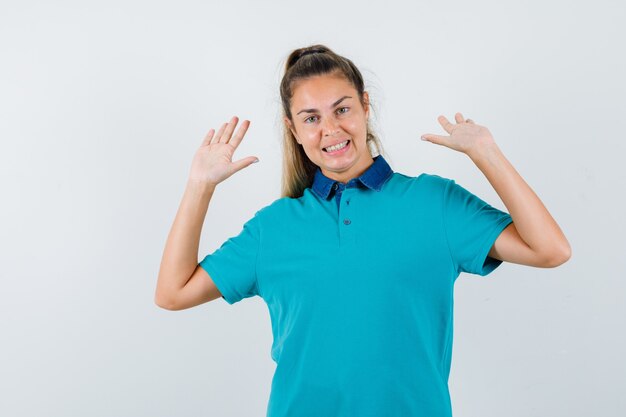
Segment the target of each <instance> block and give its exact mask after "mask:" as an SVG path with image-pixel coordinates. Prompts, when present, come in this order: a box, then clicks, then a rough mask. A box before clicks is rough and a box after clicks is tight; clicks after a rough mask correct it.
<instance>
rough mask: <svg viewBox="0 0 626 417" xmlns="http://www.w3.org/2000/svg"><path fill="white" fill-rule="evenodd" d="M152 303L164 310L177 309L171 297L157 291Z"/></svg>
mask: <svg viewBox="0 0 626 417" xmlns="http://www.w3.org/2000/svg"><path fill="white" fill-rule="evenodd" d="M154 303H155V304H156V305H157V306H159V307H161V308H162V309H164V310H169V311H176V310H179V309H178V307H177V306H176V303H175V302H174V299H173V298H172V297H169V296H166V295H164V294H161V293H159V292H158V291H157V292H156V294H155V296H154Z"/></svg>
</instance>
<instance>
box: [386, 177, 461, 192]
mask: <svg viewBox="0 0 626 417" xmlns="http://www.w3.org/2000/svg"><path fill="white" fill-rule="evenodd" d="M389 182H390V185H392V186H394V187H401V188H404V187H411V188H413V189H415V190H420V191H426V192H432V191H443V190H444V189H445V188H446V187H447V186H448V184H450V183H454V180H452V179H450V178H446V177H443V176H441V175H437V174H431V173H427V172H423V173H421V174H418V175H416V176H410V175H406V174H403V173H400V172H394V173H393V175H392V177H391V179H390V181H389Z"/></svg>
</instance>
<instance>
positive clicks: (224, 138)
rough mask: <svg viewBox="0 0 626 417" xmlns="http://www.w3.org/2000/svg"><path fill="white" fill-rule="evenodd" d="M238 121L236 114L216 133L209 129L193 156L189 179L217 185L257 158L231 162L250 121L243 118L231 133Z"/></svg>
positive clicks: (249, 157) (252, 157) (250, 157)
mask: <svg viewBox="0 0 626 417" xmlns="http://www.w3.org/2000/svg"><path fill="white" fill-rule="evenodd" d="M238 121H239V119H238V118H237V116H233V117H232V119H230V122H228V123H224V124H222V126H221V127H220V129H219V130H218V131H217V133H215V130H214V129H211V130H209V133H207V135H206V136H205V138H204V140H203V141H202V144H201V145H200V148H198V150H197V151H196V154H195V156H194V158H193V162H192V164H191V170H190V173H189V179H190V180H192V181H199V182H204V183H210V184H212V185H217V184H219V183H220V182H222V181H224V180H225V179H227V178H228V177H230V176H231V175H233V174H234V173H235V172H237V171H239V170H241V169H243V168H245V167H247V166H248V165H250V164H252V163H253V162H255V161H257V160H258V158H257V157H255V156H248V157H246V158H242V159H240V160H238V161H235V162H233V160H232V158H233V154H234V153H235V150H236V149H237V147H238V146H239V144H240V143H241V140H242V139H243V137H244V135H245V134H246V131H247V130H248V126H250V121H248V120H244V121H243V122H242V123H241V126H239V129H238V130H237V132H236V133H235V135H233V131H234V130H235V127H236V126H237V122H238Z"/></svg>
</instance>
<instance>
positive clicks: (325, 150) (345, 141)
mask: <svg viewBox="0 0 626 417" xmlns="http://www.w3.org/2000/svg"><path fill="white" fill-rule="evenodd" d="M341 143H345V145H344V146H343V147H342V148H339V149H334V150H331V151H329V150H328V148H330V146H329V147H327V148H322V150H323V151H324V152H335V151H338V150H341V149H343V148H345V147H346V146H348V145H349V144H350V139H346V140H344V141H343V142H341ZM341 143H338V144H337V145H340V144H341ZM337 145H333V146H337Z"/></svg>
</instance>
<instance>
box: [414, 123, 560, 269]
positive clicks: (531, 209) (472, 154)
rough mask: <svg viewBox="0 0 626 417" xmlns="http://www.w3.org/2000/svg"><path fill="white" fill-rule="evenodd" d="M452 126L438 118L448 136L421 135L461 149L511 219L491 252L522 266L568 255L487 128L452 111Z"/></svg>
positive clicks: (548, 217) (557, 262) (556, 261)
mask: <svg viewBox="0 0 626 417" xmlns="http://www.w3.org/2000/svg"><path fill="white" fill-rule="evenodd" d="M455 119H456V122H457V124H456V125H453V124H452V123H450V122H449V121H448V120H447V119H446V118H445V117H444V116H439V119H438V120H439V122H440V123H441V125H442V126H443V128H444V129H445V130H446V131H447V132H448V133H450V136H440V135H433V134H425V135H422V139H423V140H428V141H430V142H433V143H436V144H439V145H444V146H447V147H449V148H451V149H454V150H457V151H459V152H463V153H465V154H466V155H467V156H468V157H469V158H470V159H471V160H472V161H473V162H474V163H475V164H476V166H477V167H478V169H480V170H481V172H482V173H483V174H484V175H485V177H487V180H488V181H489V183H490V184H491V185H492V186H493V188H494V189H495V191H496V192H497V193H498V195H499V196H500V198H501V199H502V202H503V203H504V205H505V206H506V208H507V209H508V211H509V214H510V215H511V218H512V219H513V223H512V224H510V225H509V226H507V227H506V228H505V229H504V230H503V231H502V233H501V234H500V236H498V238H497V239H496V241H495V243H494V245H493V247H492V248H491V250H490V251H489V256H491V257H493V258H496V259H500V260H502V261H507V262H513V263H517V264H522V265H530V266H536V267H543V268H550V267H555V266H558V265H561V264H562V263H564V262H566V261H567V260H568V259H569V258H570V257H571V253H572V250H571V247H570V245H569V242H568V241H567V239H566V238H565V235H563V232H562V231H561V229H560V227H559V225H558V224H557V223H556V221H555V220H554V218H552V216H551V215H550V213H549V212H548V210H547V209H546V207H545V206H544V205H543V203H542V202H541V200H540V199H539V197H537V195H536V194H535V193H534V191H533V190H532V189H531V188H530V187H529V186H528V184H526V182H525V181H524V179H523V178H522V177H521V176H520V175H519V174H518V172H517V171H516V170H515V168H513V165H511V163H510V162H509V161H508V160H507V159H506V158H505V157H504V154H502V152H501V151H500V148H499V147H498V145H497V144H496V143H495V141H494V139H493V137H492V136H491V133H490V132H489V130H488V129H487V128H486V127H484V126H480V125H477V124H475V123H474V122H473V121H471V120H469V119H468V120H467V121H465V120H464V118H463V116H462V115H461V113H457V114H456V115H455Z"/></svg>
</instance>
